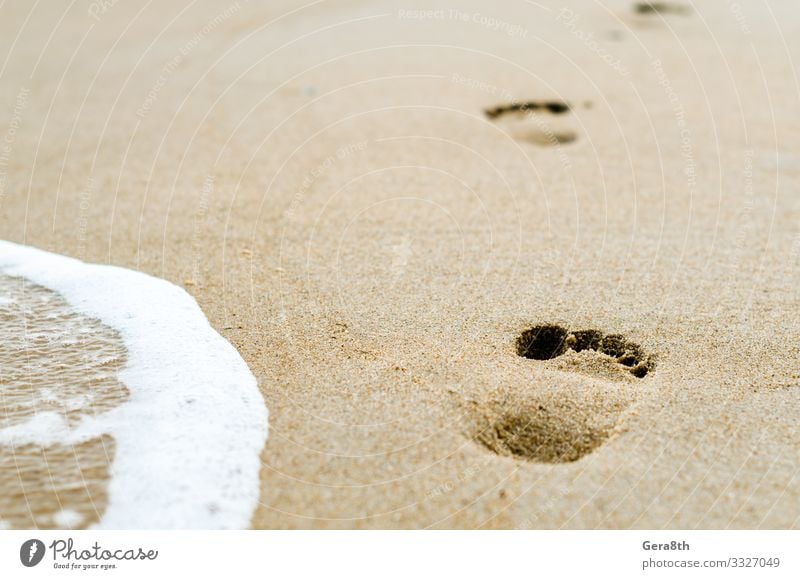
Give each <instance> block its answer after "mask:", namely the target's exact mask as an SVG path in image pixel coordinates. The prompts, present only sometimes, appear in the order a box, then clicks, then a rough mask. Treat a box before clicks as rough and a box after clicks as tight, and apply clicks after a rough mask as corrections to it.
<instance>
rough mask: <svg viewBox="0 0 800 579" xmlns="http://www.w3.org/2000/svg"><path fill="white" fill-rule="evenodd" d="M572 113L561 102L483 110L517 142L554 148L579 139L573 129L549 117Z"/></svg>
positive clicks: (516, 103) (522, 104) (505, 105)
mask: <svg viewBox="0 0 800 579" xmlns="http://www.w3.org/2000/svg"><path fill="white" fill-rule="evenodd" d="M571 110H572V108H571V106H570V105H569V104H568V103H565V102H561V101H527V102H513V103H510V104H504V105H498V106H495V107H492V108H489V109H486V110H484V113H485V114H486V116H487V117H489V119H491V120H493V121H496V122H497V121H501V122H503V124H504V126H505V128H506V129H507V130H508V131H509V132H510V133H511V134H512V135H513V136H514V138H516V139H517V140H520V141H525V142H528V143H533V144H535V145H541V146H553V145H559V144H564V143H571V142H573V141H575V140H576V139H577V138H578V135H577V133H576V132H575V131H574V130H572V129H569V128H566V127H563V126H561V125H560V124H559V123H554V122H553V121H552V117H556V116H561V115H564V114H566V113H569V112H570V111H571ZM507 121H511V122H507ZM522 121H524V122H522Z"/></svg>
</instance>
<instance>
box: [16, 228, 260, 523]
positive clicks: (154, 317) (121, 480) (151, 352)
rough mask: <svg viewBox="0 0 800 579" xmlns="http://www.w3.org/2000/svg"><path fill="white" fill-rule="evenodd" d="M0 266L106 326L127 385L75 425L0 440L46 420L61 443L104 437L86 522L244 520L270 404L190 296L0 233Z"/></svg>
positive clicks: (254, 490) (250, 507)
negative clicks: (108, 447)
mask: <svg viewBox="0 0 800 579" xmlns="http://www.w3.org/2000/svg"><path fill="white" fill-rule="evenodd" d="M0 271H2V272H3V273H5V274H6V275H9V276H17V277H23V278H26V279H28V280H30V281H32V282H33V283H35V284H38V285H40V286H43V287H45V288H48V289H50V290H52V291H54V292H57V293H58V294H60V295H61V296H62V297H63V298H64V299H65V300H66V301H67V302H68V303H69V304H70V305H71V306H72V307H73V308H74V309H75V310H76V311H78V312H80V313H82V314H84V315H86V316H89V317H92V318H96V319H98V320H100V321H101V322H102V323H104V324H106V325H107V326H109V327H111V328H113V329H115V330H116V331H117V332H118V333H119V334H120V336H121V338H122V340H123V343H124V345H125V348H126V350H127V356H128V358H127V363H126V364H125V366H124V368H123V369H122V370H121V371H120V372H119V379H120V380H121V382H123V383H124V384H125V386H126V387H127V388H128V390H129V392H130V395H129V399H128V400H127V401H126V402H125V403H123V404H121V405H120V406H118V407H116V408H115V409H113V410H111V411H109V412H106V413H104V414H99V415H96V416H94V417H91V418H87V419H84V421H83V422H82V423H81V424H80V425H79V426H77V427H75V428H74V429H73V430H69V428H68V427H67V426H66V425H65V424H64V423H63V420H62V421H61V422H59V421H53V417H49V416H47V415H45V416H44V417H40V418H39V419H38V420H39V421H40V422H39V423H35V422H34V423H32V424H26V425H18V426H19V427H18V430H17V432H16V433H12V432H7V433H6V434H5V435H0V440H2V439H3V438H8V439H9V440H11V439H16V440H17V442H22V441H23V440H28V441H30V440H34V439H36V433H37V432H39V433H41V432H42V431H43V430H47V429H48V428H47V427H48V426H49V427H50V428H51V429H52V430H51V432H52V433H54V434H56V435H58V436H60V437H61V438H62V440H63V441H65V442H68V443H76V442H79V441H81V440H85V439H87V438H89V437H91V436H95V435H97V434H99V433H108V434H110V435H111V436H113V438H114V440H115V455H114V459H113V463H112V466H111V478H110V481H109V483H108V505H107V507H106V509H105V512H104V513H103V515H102V517H101V519H100V521H99V522H98V523H97V524H95V525H94V528H101V529H144V528H149V529H179V528H194V529H239V528H247V527H249V525H250V519H251V517H252V514H253V512H254V510H255V507H256V506H257V504H258V498H259V491H260V482H259V474H260V468H261V460H260V456H261V451H262V449H263V447H264V443H265V442H266V439H267V421H268V412H267V408H266V406H265V403H264V399H263V397H262V395H261V393H260V392H259V389H258V385H257V382H256V379H255V377H254V376H253V374H252V373H251V372H250V369H249V368H248V367H247V364H246V363H245V362H244V360H242V358H241V356H239V353H238V352H237V351H236V349H235V348H234V347H233V346H232V345H231V344H230V343H229V342H228V341H227V340H225V339H224V338H223V337H222V336H221V335H219V334H218V333H217V332H216V331H215V330H214V329H213V328H212V327H211V325H210V324H209V322H208V320H207V319H206V317H205V315H204V314H203V312H202V310H201V309H200V307H199V306H198V305H197V302H196V301H195V300H194V298H192V296H190V295H189V294H188V293H187V292H186V291H184V290H183V289H182V288H180V287H178V286H176V285H174V284H172V283H170V282H168V281H166V280H163V279H159V278H156V277H152V276H149V275H146V274H144V273H141V272H137V271H133V270H130V269H125V268H122V267H115V266H108V265H94V264H88V263H84V262H82V261H79V260H77V259H74V258H70V257H66V256H63V255H58V254H54V253H50V252H46V251H43V250H39V249H35V248H32V247H28V246H24V245H18V244H15V243H11V242H7V241H0ZM48 421H49V424H48ZM48 438H51V436H50V435H49V434H44V435H43V439H44V440H45V442H46V441H47V440H48Z"/></svg>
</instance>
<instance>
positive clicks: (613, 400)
mask: <svg viewBox="0 0 800 579" xmlns="http://www.w3.org/2000/svg"><path fill="white" fill-rule="evenodd" d="M458 4H459V7H458V8H457V9H456V8H454V7H453V6H451V5H449V4H446V3H438V2H425V3H421V2H417V1H413V2H411V3H409V4H397V3H395V2H384V1H379V2H358V1H354V0H344V1H340V2H339V1H337V2H315V3H309V4H304V3H301V2H288V1H283V0H282V1H280V2H270V3H268V5H267V4H266V3H265V4H262V3H258V2H247V1H244V0H238V1H234V2H232V3H227V2H224V1H223V2H210V1H206V0H198V1H196V2H189V1H188V0H180V1H172V0H170V1H164V2H159V3H149V4H146V5H144V6H142V5H139V4H137V3H128V2H117V1H116V0H109V1H106V2H100V1H98V2H94V3H88V2H83V3H78V4H73V5H70V6H69V7H66V6H62V5H60V4H57V3H53V2H44V3H36V4H31V3H29V2H24V1H21V0H12V1H10V2H6V3H4V4H3V5H2V7H0V79H1V81H2V83H1V84H0V86H1V87H2V91H1V92H0V98H2V104H3V106H2V111H3V112H2V116H1V117H0V239H3V240H8V241H12V242H15V243H21V244H26V245H30V246H34V247H37V248H41V249H44V250H47V251H51V252H56V253H59V254H64V255H68V256H71V257H76V258H78V259H81V260H83V261H87V262H92V263H102V264H113V265H118V266H123V267H126V268H130V269H134V270H138V271H142V272H144V273H147V274H150V275H153V276H157V277H160V278H164V279H166V280H169V281H170V282H172V283H174V284H176V285H178V286H181V287H183V288H184V289H185V290H186V291H187V292H188V293H189V294H191V296H193V297H194V298H195V299H196V300H197V302H198V304H199V305H200V307H201V308H202V310H203V312H204V313H205V315H206V316H207V317H208V319H209V321H210V323H211V325H212V326H213V327H214V328H215V329H216V331H217V332H219V333H220V334H221V335H222V336H223V337H225V338H226V339H227V340H229V341H230V343H231V344H233V346H234V347H235V348H236V350H237V351H238V352H239V354H240V355H241V357H242V358H243V359H244V361H245V362H246V363H247V365H248V366H249V368H250V371H251V372H252V374H253V375H254V376H255V377H256V379H257V381H258V387H259V390H260V391H261V393H262V394H263V397H264V400H265V403H266V407H267V408H268V409H269V438H268V440H267V442H266V445H265V446H264V448H263V451H262V453H261V462H262V466H261V472H260V478H261V488H260V498H259V504H258V507H257V509H256V511H255V513H254V515H253V517H252V527H253V528H267V529H273V528H278V529H284V528H323V529H324V528H348V529H350V528H358V529H360V528H410V529H420V528H467V529H474V528H483V529H556V528H569V529H595V528H600V529H605V528H611V529H628V528H655V529H661V528H691V529H693V528H700V529H722V528H748V529H760V528H768V529H790V528H798V526H800V484H798V482H799V481H800V479H799V476H800V432H798V418H800V346H799V344H800V317H799V316H798V311H800V309H798V308H800V131H798V129H799V128H800V116H798V114H797V113H798V110H800V82H799V81H798V79H797V76H796V68H795V64H796V62H797V58H798V57H800V41H798V34H797V32H798V29H800V17H798V12H797V8H796V4H795V3H794V2H791V1H789V0H781V1H770V2H766V1H760V0H752V1H751V0H738V1H737V2H728V1H719V2H702V3H700V2H698V3H692V2H688V1H686V0H671V1H670V2H666V3H657V4H654V5H650V6H651V8H643V7H642V6H640V5H638V4H637V3H636V2H633V1H631V0H605V1H603V2H588V1H583V2H581V1H577V0H563V1H561V2H550V1H543V2H527V1H513V2H508V3H503V4H502V5H495V4H491V3H481V2H475V1H467V2H459V3H458ZM542 326H547V327H551V326H552V327H555V330H554V331H555V332H556V333H555V334H554V335H556V336H557V338H556V339H555V341H554V342H553V344H551V345H549V346H548V345H547V344H545V345H544V346H543V348H544V350H543V351H544V354H548V355H547V356H545V355H542V356H539V357H549V355H550V354H558V355H555V356H554V357H551V358H549V359H536V357H534V356H533V349H531V348H532V347H533V345H534V344H532V342H533V341H534V338H536V336H539V333H536V334H535V335H533V334H526V335H527V338H525V337H522V338H521V336H523V335H524V333H525V332H526V331H527V330H530V329H532V328H537V327H542ZM590 331H591V332H590ZM559 332H563V333H559ZM609 336H610V338H609ZM528 346H531V348H529V347H528ZM548 348H549V351H547V350H548ZM555 350H558V351H555ZM537 351H538V350H537ZM527 353H530V356H531V357H526V355H525V354H527ZM521 354H523V355H521ZM626 356H627V357H626ZM637 368H638V370H637ZM634 370H635V371H634ZM178 379H179V378H178ZM112 450H113V445H112ZM0 460H1V459H0ZM70 460H74V457H72V458H71V459H70ZM4 464H5V463H4ZM7 478H9V477H7ZM10 479H13V477H10V478H9V480H10ZM0 481H5V482H3V484H4V485H10V484H12V483H11V482H9V481H8V480H5V479H2V478H0ZM14 484H16V483H14ZM93 484H97V483H96V482H94V483H93ZM96 494H97V499H96V501H95V502H94V503H93V504H94V505H95V506H94V507H93V508H95V509H97V511H98V516H97V517H94V518H92V517H88V518H87V519H86V524H88V523H90V522H92V520H96V519H97V518H98V517H99V514H101V513H102V509H103V504H104V503H103V501H104V498H103V496H104V491H103V489H102V488H101V489H99V490H97V493H96ZM48 500H49V499H48ZM16 506H18V505H15V504H11V503H10V502H9V501H8V500H7V501H6V502H2V499H0V519H3V518H9V515H8V513H6V514H5V516H4V513H3V512H2V511H3V510H4V509H5V510H9V509H12V510H13V509H14V508H16ZM13 520H14V521H18V523H15V524H19V525H25V526H28V525H38V526H49V525H51V524H52V523H49V522H47V521H44V522H43V521H40V522H38V523H37V521H36V520H35V517H34V518H27V519H26V518H24V517H23V518H19V519H13ZM48 521H49V519H48Z"/></svg>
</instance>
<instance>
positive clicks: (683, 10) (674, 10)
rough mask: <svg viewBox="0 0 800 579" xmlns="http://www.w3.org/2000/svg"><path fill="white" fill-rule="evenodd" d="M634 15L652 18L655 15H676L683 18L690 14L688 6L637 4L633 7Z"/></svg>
mask: <svg viewBox="0 0 800 579" xmlns="http://www.w3.org/2000/svg"><path fill="white" fill-rule="evenodd" d="M633 11H634V12H635V13H636V14H641V15H644V16H652V15H657V14H677V15H681V16H685V15H687V14H689V13H690V12H691V9H690V8H689V6H686V5H683V4H676V3H674V2H647V1H645V2H637V3H636V4H634V5H633Z"/></svg>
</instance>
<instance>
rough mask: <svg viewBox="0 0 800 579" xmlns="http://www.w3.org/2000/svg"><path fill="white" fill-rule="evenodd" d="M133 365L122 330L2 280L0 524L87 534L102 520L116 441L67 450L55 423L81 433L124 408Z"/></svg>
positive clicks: (25, 285)
mask: <svg viewBox="0 0 800 579" xmlns="http://www.w3.org/2000/svg"><path fill="white" fill-rule="evenodd" d="M125 363H126V351H125V347H124V345H123V342H122V339H121V337H120V336H119V334H118V333H117V332H116V331H115V330H114V329H112V328H110V327H108V326H106V325H104V324H102V323H101V322H99V321H98V320H95V319H92V318H90V317H88V316H86V315H83V314H80V313H78V312H77V311H75V309H74V308H72V307H71V306H70V305H69V304H67V303H66V301H65V300H64V299H63V298H62V297H61V296H60V295H59V294H57V293H55V292H53V291H51V290H48V289H45V288H44V287H41V286H39V285H36V284H34V283H32V282H30V281H28V280H26V279H24V278H19V277H10V276H6V275H0V528H36V527H43V528H84V527H87V526H88V525H91V524H92V523H95V522H97V521H98V520H99V519H100V518H101V516H102V514H103V511H104V509H105V507H106V503H107V485H108V481H109V478H110V467H111V464H112V461H113V459H114V452H115V444H114V439H113V438H112V437H111V436H109V435H99V436H96V437H94V438H90V439H88V440H85V441H81V442H80V443H76V444H65V443H64V442H63V441H61V442H58V441H57V439H54V438H55V437H56V434H55V433H54V431H53V430H52V429H50V428H48V424H51V423H53V422H60V423H62V424H66V426H67V427H68V428H73V427H75V426H77V425H78V424H80V423H81V421H83V420H84V419H86V418H90V417H93V416H95V415H98V414H101V413H104V412H107V411H109V410H111V409H113V408H116V407H118V406H119V405H121V404H123V403H125V402H126V401H127V399H128V396H129V393H128V390H127V388H126V387H125V385H124V384H123V383H122V382H121V381H120V380H119V379H118V376H117V373H118V371H119V370H121V369H122V367H123V366H124V365H125ZM11 432H14V433H15V434H14V436H9V433H11ZM4 434H5V435H6V436H4Z"/></svg>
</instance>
